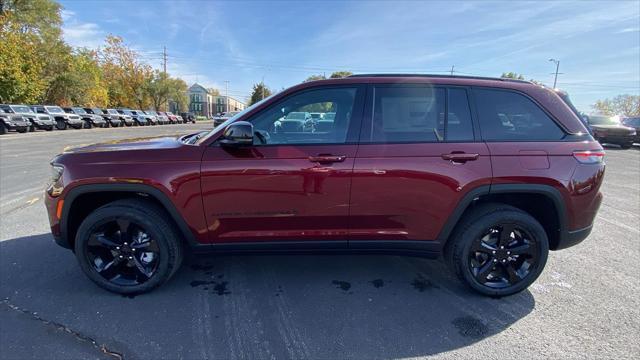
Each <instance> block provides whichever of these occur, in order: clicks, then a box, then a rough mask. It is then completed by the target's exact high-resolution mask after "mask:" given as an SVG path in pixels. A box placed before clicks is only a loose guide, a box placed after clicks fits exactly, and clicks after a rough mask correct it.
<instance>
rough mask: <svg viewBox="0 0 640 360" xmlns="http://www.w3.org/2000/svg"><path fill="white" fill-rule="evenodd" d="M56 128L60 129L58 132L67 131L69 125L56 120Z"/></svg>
mask: <svg viewBox="0 0 640 360" xmlns="http://www.w3.org/2000/svg"><path fill="white" fill-rule="evenodd" d="M56 127H57V128H58V130H66V129H67V123H66V122H65V121H64V120H60V119H58V120H56Z"/></svg>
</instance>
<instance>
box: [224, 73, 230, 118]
mask: <svg viewBox="0 0 640 360" xmlns="http://www.w3.org/2000/svg"><path fill="white" fill-rule="evenodd" d="M224 104H225V105H224V108H225V110H224V112H225V113H227V112H229V80H225V81H224Z"/></svg>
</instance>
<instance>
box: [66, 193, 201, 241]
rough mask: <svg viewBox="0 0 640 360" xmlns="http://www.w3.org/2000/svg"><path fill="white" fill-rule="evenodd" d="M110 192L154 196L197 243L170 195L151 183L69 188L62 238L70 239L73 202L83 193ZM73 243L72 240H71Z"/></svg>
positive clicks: (182, 229) (183, 231) (179, 227)
mask: <svg viewBox="0 0 640 360" xmlns="http://www.w3.org/2000/svg"><path fill="white" fill-rule="evenodd" d="M108 192H130V193H134V194H136V193H140V194H146V195H148V196H151V197H153V198H154V199H155V200H157V201H158V202H159V203H160V204H161V205H162V207H163V208H164V210H166V211H167V213H168V214H169V216H170V217H171V219H172V220H173V221H174V223H175V224H176V225H177V226H178V231H180V233H181V234H182V236H184V239H185V240H186V241H187V243H188V244H190V245H194V244H197V241H196V239H195V236H194V235H193V232H191V230H190V229H189V226H188V225H187V223H186V221H185V220H184V218H183V217H182V215H181V214H180V212H178V209H176V207H175V205H174V204H173V202H172V201H171V200H170V199H169V197H168V196H167V195H166V194H165V193H164V192H162V191H161V190H160V189H158V188H155V187H153V186H151V185H144V184H87V185H78V186H76V187H74V188H72V189H70V190H69V192H68V193H67V194H66V195H65V196H64V205H63V207H62V216H61V217H60V235H61V238H62V239H67V241H69V240H72V241H73V240H75V239H68V238H67V236H68V231H67V228H68V223H67V220H68V219H69V212H70V211H71V208H72V206H73V202H74V201H75V200H76V199H77V198H78V197H79V196H81V195H85V194H90V193H108ZM69 243H71V241H69Z"/></svg>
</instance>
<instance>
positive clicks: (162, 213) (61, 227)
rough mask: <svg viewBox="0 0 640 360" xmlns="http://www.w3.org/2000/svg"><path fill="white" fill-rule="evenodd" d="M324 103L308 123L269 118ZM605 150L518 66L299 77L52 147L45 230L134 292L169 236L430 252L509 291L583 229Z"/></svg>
mask: <svg viewBox="0 0 640 360" xmlns="http://www.w3.org/2000/svg"><path fill="white" fill-rule="evenodd" d="M292 112H309V113H311V112H325V113H327V114H328V113H331V114H334V115H333V116H332V121H329V122H328V124H327V126H325V127H323V130H318V129H315V128H313V127H311V128H305V127H296V128H284V127H276V126H275V124H276V122H277V121H279V119H282V118H283V117H284V118H286V117H287V115H288V114H290V113H292ZM603 158H604V152H603V149H602V147H601V146H600V144H599V143H598V142H596V141H594V139H593V138H592V137H591V135H589V133H588V131H587V129H586V128H585V127H584V125H583V124H582V122H581V121H580V120H579V119H578V118H577V116H576V114H575V113H574V112H573V111H572V110H571V107H570V106H569V104H567V102H566V100H563V99H562V98H561V97H560V96H558V94H557V93H556V92H555V91H554V90H551V89H548V88H545V87H542V86H540V85H536V84H533V83H530V82H527V81H517V80H507V79H491V78H469V77H457V76H451V77H449V76H424V75H366V76H351V77H348V78H344V79H330V80H321V81H314V82H306V83H303V84H300V85H297V86H294V87H292V88H290V89H288V90H285V91H282V92H280V93H278V94H276V95H273V96H271V97H269V98H267V99H265V100H263V101H261V102H259V103H257V104H255V105H253V106H251V107H249V108H247V109H246V110H245V111H243V112H241V113H239V114H237V115H235V116H233V117H232V118H230V119H228V120H227V121H225V122H224V123H223V124H221V125H220V126H218V127H216V128H214V129H213V130H211V131H209V132H203V133H196V134H190V135H185V136H176V137H159V138H148V139H134V140H125V141H119V142H109V143H105V144H97V145H90V146H84V147H80V148H75V149H70V150H67V151H65V152H64V153H63V154H61V155H59V156H57V157H55V158H54V159H53V161H52V162H51V165H52V170H53V176H52V179H51V182H50V185H49V187H48V189H47V191H46V206H47V210H48V214H49V220H50V223H51V230H52V232H53V235H54V238H55V240H56V242H57V243H58V244H60V245H62V246H64V247H67V248H70V249H73V251H74V252H75V255H76V257H77V260H78V262H79V264H80V267H81V268H82V270H83V271H84V272H85V273H86V275H87V276H88V277H89V278H90V279H91V280H93V281H94V282H95V283H96V284H98V285H99V286H101V287H103V288H105V289H107V290H110V291H114V292H118V293H126V294H132V293H142V292H145V291H149V290H151V289H153V288H155V287H157V286H159V285H160V284H162V283H164V282H166V281H167V280H169V278H170V277H171V276H172V275H173V274H174V273H175V272H176V271H177V269H178V268H179V267H180V264H181V262H182V258H183V254H184V251H185V249H187V248H190V249H194V250H212V251H256V250H260V251H282V250H288V251H291V252H296V251H304V252H309V251H318V252H321V251H328V252H331V253H335V252H337V251H345V252H370V253H382V254H412V255H421V256H425V257H437V256H439V255H441V254H442V255H444V258H445V259H446V262H447V263H448V264H449V266H450V267H451V269H452V270H453V271H454V272H455V273H456V274H457V275H458V277H459V278H460V279H462V280H463V281H464V282H465V283H466V284H468V285H469V286H470V287H471V288H473V289H474V290H476V291H478V292H480V293H482V294H485V295H489V296H504V295H510V294H514V293H517V292H519V291H521V290H523V289H525V288H526V287H527V286H529V285H530V284H531V283H532V282H533V281H535V279H536V278H537V277H538V276H539V275H540V273H541V272H542V269H543V268H544V266H545V263H546V261H547V256H548V253H549V250H560V249H564V248H566V247H569V246H572V245H575V244H577V243H579V242H581V241H582V240H583V239H585V238H586V237H587V236H588V234H589V233H590V231H591V228H592V224H593V220H594V217H595V215H596V212H597V210H598V207H599V206H600V202H601V200H602V194H601V193H600V185H601V184H602V179H603V176H604V169H605V165H604V162H603Z"/></svg>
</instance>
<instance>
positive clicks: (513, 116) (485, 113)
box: [473, 89, 565, 141]
mask: <svg viewBox="0 0 640 360" xmlns="http://www.w3.org/2000/svg"><path fill="white" fill-rule="evenodd" d="M473 91H474V97H475V101H476V104H477V107H478V116H479V121H480V131H481V132H482V138H483V139H484V140H487V141H540V140H543V141H544V140H551V141H552V140H560V139H562V138H563V137H564V135H565V133H564V132H563V131H562V129H560V127H559V126H558V125H557V124H556V123H555V122H554V121H553V120H552V119H551V118H550V117H549V116H548V115H547V114H546V113H545V112H544V111H542V109H540V107H538V105H537V104H535V103H534V102H533V101H531V100H530V99H529V98H527V97H526V96H524V95H521V94H518V93H515V92H510V91H503V90H488V89H474V90H473Z"/></svg>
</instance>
